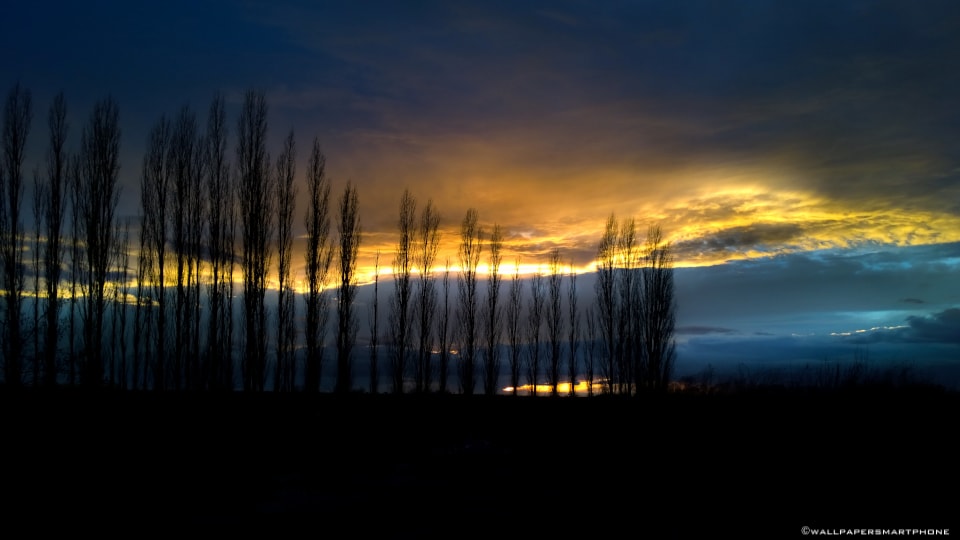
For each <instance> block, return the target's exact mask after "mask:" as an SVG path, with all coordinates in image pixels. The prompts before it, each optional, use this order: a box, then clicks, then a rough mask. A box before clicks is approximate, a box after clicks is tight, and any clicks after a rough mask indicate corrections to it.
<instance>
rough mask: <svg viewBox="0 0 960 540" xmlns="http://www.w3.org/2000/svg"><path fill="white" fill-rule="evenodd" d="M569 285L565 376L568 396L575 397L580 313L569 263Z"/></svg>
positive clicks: (575, 279) (575, 281)
mask: <svg viewBox="0 0 960 540" xmlns="http://www.w3.org/2000/svg"><path fill="white" fill-rule="evenodd" d="M569 281H570V285H569V286H568V287H567V315H568V318H567V322H568V325H567V332H568V334H567V344H568V346H569V351H570V356H569V357H568V359H567V376H568V377H569V378H570V395H571V396H574V395H576V390H575V388H574V387H575V386H576V384H577V353H578V349H579V347H580V312H579V311H578V310H577V273H576V272H575V271H574V270H573V263H572V262H571V263H570V280H569Z"/></svg>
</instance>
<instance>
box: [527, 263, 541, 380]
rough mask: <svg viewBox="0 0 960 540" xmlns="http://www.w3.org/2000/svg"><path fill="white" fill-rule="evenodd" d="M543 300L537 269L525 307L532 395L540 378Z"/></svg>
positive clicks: (539, 273) (528, 374) (529, 378)
mask: <svg viewBox="0 0 960 540" xmlns="http://www.w3.org/2000/svg"><path fill="white" fill-rule="evenodd" d="M544 301H545V297H544V290H543V274H542V273H541V272H540V271H539V270H537V272H536V273H535V274H534V275H533V277H532V278H531V279H530V304H529V306H528V307H527V384H529V385H530V392H531V394H532V395H534V396H536V395H537V382H538V381H539V378H540V341H541V338H542V333H543V330H542V329H543V308H544Z"/></svg>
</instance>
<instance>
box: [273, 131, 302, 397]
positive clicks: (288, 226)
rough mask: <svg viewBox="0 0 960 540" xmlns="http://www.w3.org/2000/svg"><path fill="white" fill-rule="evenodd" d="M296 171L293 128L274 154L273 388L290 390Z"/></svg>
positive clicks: (293, 373) (294, 335) (293, 338)
mask: <svg viewBox="0 0 960 540" xmlns="http://www.w3.org/2000/svg"><path fill="white" fill-rule="evenodd" d="M295 173H296V146H295V142H294V139H293V131H290V133H289V135H287V138H286V139H285V140H284V143H283V151H282V152H281V153H280V156H279V157H278V158H277V171H276V182H277V185H276V187H275V188H274V189H275V190H276V193H277V282H278V287H279V291H278V298H277V342H276V349H277V365H276V374H275V376H274V390H275V391H279V390H284V391H287V392H292V391H293V389H294V383H295V382H296V378H297V370H296V362H295V361H294V352H295V350H296V341H297V327H296V325H295V324H294V323H295V321H294V316H295V314H296V313H295V307H294V292H293V285H292V284H291V282H290V256H291V252H292V250H293V210H294V206H295V205H296V197H297V188H296V186H295V185H294V183H293V180H294V176H295Z"/></svg>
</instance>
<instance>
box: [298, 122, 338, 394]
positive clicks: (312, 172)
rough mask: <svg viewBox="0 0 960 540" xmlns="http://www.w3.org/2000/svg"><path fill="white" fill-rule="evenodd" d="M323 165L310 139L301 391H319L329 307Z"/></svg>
mask: <svg viewBox="0 0 960 540" xmlns="http://www.w3.org/2000/svg"><path fill="white" fill-rule="evenodd" d="M326 163H327V160H326V157H325V156H324V155H323V152H322V151H321V149H320V140H319V139H317V138H314V140H313V146H312V147H311V149H310V160H309V162H308V164H307V192H308V195H309V203H308V205H307V213H306V215H305V216H304V222H305V224H306V228H307V249H306V253H305V254H304V257H305V259H306V261H305V262H306V271H307V297H306V303H307V310H306V311H307V314H306V315H307V317H306V327H305V328H304V333H305V337H306V359H305V364H306V365H305V369H304V390H306V391H307V392H317V391H319V390H320V378H321V373H322V371H323V359H324V346H325V344H326V336H327V321H328V318H329V311H328V310H329V306H330V295H329V293H328V292H327V275H328V273H329V271H330V264H331V262H332V260H333V243H332V241H331V240H330V179H329V178H328V177H327V175H326Z"/></svg>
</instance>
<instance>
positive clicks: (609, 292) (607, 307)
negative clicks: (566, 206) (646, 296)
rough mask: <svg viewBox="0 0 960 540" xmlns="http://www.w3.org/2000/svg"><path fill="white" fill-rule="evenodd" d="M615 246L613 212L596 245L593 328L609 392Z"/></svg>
mask: <svg viewBox="0 0 960 540" xmlns="http://www.w3.org/2000/svg"><path fill="white" fill-rule="evenodd" d="M616 247H617V218H616V216H614V215H613V214H610V217H609V218H607V224H606V227H605V228H604V231H603V236H602V237H601V239H600V246H599V247H598V248H597V260H598V263H597V284H596V291H597V326H598V328H597V330H598V331H599V332H600V334H601V338H602V340H603V341H602V343H603V353H602V355H603V363H602V364H601V366H600V370H601V372H602V374H603V378H604V381H605V383H606V391H607V392H609V393H613V391H614V388H615V379H616V376H617V369H616V368H617V363H616V351H617V342H616V320H617V297H616Z"/></svg>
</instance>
